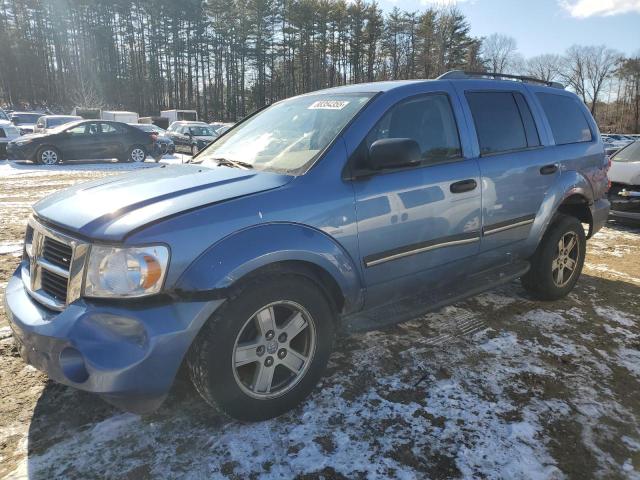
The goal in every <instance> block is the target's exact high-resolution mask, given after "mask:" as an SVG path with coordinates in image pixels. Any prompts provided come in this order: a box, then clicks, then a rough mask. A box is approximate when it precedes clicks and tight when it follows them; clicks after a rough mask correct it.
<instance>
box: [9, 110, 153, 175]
mask: <svg viewBox="0 0 640 480" xmlns="http://www.w3.org/2000/svg"><path fill="white" fill-rule="evenodd" d="M155 137H156V135H155V134H149V133H147V132H143V131H142V130H140V129H138V128H134V127H131V126H129V125H127V124H126V123H121V122H109V121H106V120H82V121H79V122H72V123H69V124H64V125H61V126H60V127H57V128H54V129H52V130H51V131H49V132H47V133H38V134H33V135H28V136H26V137H23V138H20V139H18V140H14V141H12V142H10V143H9V144H8V145H7V155H8V157H9V158H10V159H13V160H33V161H36V162H38V163H41V164H44V165H55V164H57V163H60V162H62V161H66V160H81V159H82V160H84V159H111V158H117V159H118V160H120V161H122V162H125V161H130V162H144V160H145V158H146V157H147V154H148V153H149V152H151V151H153V148H154V143H155Z"/></svg>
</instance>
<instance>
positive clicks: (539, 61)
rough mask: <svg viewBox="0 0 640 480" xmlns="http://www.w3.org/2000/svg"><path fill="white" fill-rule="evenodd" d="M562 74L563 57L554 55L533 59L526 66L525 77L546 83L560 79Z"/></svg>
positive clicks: (539, 56)
mask: <svg viewBox="0 0 640 480" xmlns="http://www.w3.org/2000/svg"><path fill="white" fill-rule="evenodd" d="M561 72H562V57H561V56H560V55H554V54H552V53H547V54H543V55H537V56H535V57H531V58H530V59H528V60H527V62H526V64H525V66H524V73H525V75H528V76H530V77H533V78H538V79H540V80H544V81H546V82H553V81H555V80H558V79H560V73H561Z"/></svg>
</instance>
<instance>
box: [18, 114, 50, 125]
mask: <svg viewBox="0 0 640 480" xmlns="http://www.w3.org/2000/svg"><path fill="white" fill-rule="evenodd" d="M41 116H42V115H41V114H39V113H14V114H12V115H11V121H13V122H14V123H15V124H16V125H20V124H23V123H36V122H37V121H38V119H39V118H40V117H41Z"/></svg>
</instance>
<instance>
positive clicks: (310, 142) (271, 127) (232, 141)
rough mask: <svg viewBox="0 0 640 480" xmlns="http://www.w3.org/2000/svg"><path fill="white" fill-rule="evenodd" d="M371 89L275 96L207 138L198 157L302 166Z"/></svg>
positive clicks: (290, 168)
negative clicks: (210, 140) (217, 135)
mask: <svg viewBox="0 0 640 480" xmlns="http://www.w3.org/2000/svg"><path fill="white" fill-rule="evenodd" d="M372 96H373V94H367V93H357V94H337V93H336V94H327V93H325V94H320V95H304V96H301V97H295V98H291V99H288V100H284V101H282V102H278V103H276V104H274V105H272V106H271V107H269V108H267V109H265V110H264V111H262V112H260V113H258V114H256V115H255V116H253V117H252V118H250V119H248V120H247V121H245V122H244V123H242V124H241V125H239V126H237V127H236V128H234V129H233V130H232V131H231V132H230V133H228V134H227V135H225V136H223V137H221V138H220V140H218V141H216V142H214V143H213V144H211V145H210V146H209V147H208V148H207V149H206V150H204V151H203V152H202V153H201V154H200V155H199V156H198V160H202V161H203V162H213V163H215V161H216V160H220V159H224V160H230V161H233V162H242V163H244V164H248V165H250V166H251V167H252V168H255V169H258V170H272V171H278V172H283V173H292V174H295V173H298V172H302V171H304V170H306V169H307V168H308V167H309V166H311V164H312V163H313V162H314V161H315V159H316V157H317V156H318V155H319V154H320V152H322V151H323V150H324V149H325V148H326V147H327V146H328V145H329V144H330V143H331V142H332V141H333V139H334V138H335V137H336V136H337V135H338V134H339V133H340V131H341V130H342V129H343V128H344V127H345V126H346V125H347V123H349V121H350V120H351V119H352V118H353V117H354V116H355V115H356V114H357V113H358V112H359V111H360V110H361V109H362V108H363V107H364V105H365V104H366V103H367V102H368V101H369V99H370V98H371V97H372Z"/></svg>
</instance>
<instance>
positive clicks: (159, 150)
mask: <svg viewBox="0 0 640 480" xmlns="http://www.w3.org/2000/svg"><path fill="white" fill-rule="evenodd" d="M129 125H131V126H132V127H134V128H137V129H139V130H142V131H143V132H147V133H149V134H153V133H155V134H156V135H157V136H156V140H155V143H154V145H153V150H152V151H150V152H149V155H151V156H152V157H153V159H154V160H155V161H156V162H159V161H160V159H161V158H162V156H163V155H171V154H173V153H175V151H176V146H175V144H174V143H173V140H171V139H170V138H169V137H168V136H167V131H166V130H165V129H163V128H160V127H158V126H157V125H154V124H152V123H130V124H129Z"/></svg>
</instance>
